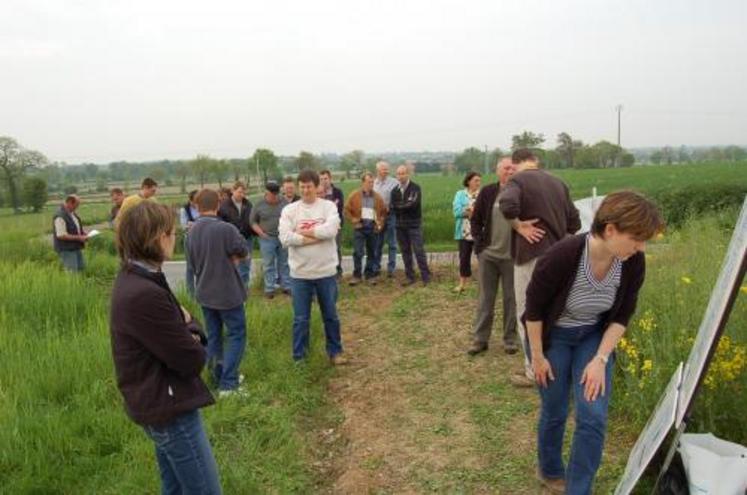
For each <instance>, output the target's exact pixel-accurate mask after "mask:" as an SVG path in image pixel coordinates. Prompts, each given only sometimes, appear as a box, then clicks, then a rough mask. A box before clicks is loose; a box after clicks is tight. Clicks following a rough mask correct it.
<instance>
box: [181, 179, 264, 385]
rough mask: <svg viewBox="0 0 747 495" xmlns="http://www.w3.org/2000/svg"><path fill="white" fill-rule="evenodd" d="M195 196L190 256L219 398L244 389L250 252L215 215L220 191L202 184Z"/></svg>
mask: <svg viewBox="0 0 747 495" xmlns="http://www.w3.org/2000/svg"><path fill="white" fill-rule="evenodd" d="M195 201H196V203H197V209H198V210H199V213H200V217H199V218H198V219H197V220H195V222H194V224H193V225H192V228H191V229H190V231H189V236H188V237H187V257H188V259H189V263H190V264H191V265H192V268H193V269H194V272H195V297H196V299H197V302H198V303H200V306H202V312H203V314H204V316H205V326H206V328H207V334H208V352H207V359H208V367H209V369H210V371H211V374H212V377H213V379H214V381H215V382H216V384H217V385H218V397H225V396H230V395H232V394H234V393H236V392H241V391H240V390H239V384H240V382H241V375H240V374H239V365H240V364H241V358H242V357H243V356H244V348H245V347H246V319H245V315H244V301H245V300H246V296H247V290H246V285H244V282H243V281H242V280H241V275H240V274H239V270H238V263H239V262H240V261H241V260H242V259H244V258H246V257H247V256H249V255H250V253H249V250H248V249H247V244H246V240H245V239H244V237H243V236H242V235H241V234H240V233H239V231H238V229H237V228H236V227H234V226H233V225H231V224H230V223H227V222H223V221H221V220H220V219H219V218H218V217H217V214H218V203H219V198H218V193H217V192H215V191H213V190H212V189H203V190H202V191H200V192H199V193H197V196H196V198H195ZM224 326H225V328H226V335H225V339H224V336H223V327H224Z"/></svg>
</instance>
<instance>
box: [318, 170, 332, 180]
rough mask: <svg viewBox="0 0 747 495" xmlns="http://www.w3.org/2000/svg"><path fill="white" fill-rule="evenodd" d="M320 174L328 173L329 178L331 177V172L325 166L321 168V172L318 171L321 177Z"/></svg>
mask: <svg viewBox="0 0 747 495" xmlns="http://www.w3.org/2000/svg"><path fill="white" fill-rule="evenodd" d="M322 175H328V176H329V178H330V179H331V178H332V172H330V171H329V170H327V169H326V168H325V169H324V170H322V171H321V172H319V176H320V177H321V176H322Z"/></svg>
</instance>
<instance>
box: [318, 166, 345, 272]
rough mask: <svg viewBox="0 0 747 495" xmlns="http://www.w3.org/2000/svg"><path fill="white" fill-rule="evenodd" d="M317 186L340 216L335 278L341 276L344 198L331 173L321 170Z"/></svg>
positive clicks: (336, 240)
mask: <svg viewBox="0 0 747 495" xmlns="http://www.w3.org/2000/svg"><path fill="white" fill-rule="evenodd" d="M319 185H320V186H321V188H322V189H323V190H324V199H326V200H329V201H332V202H333V203H334V204H335V206H336V207H337V214H338V215H340V230H338V231H337V237H336V238H335V242H337V278H338V279H339V278H340V277H341V276H342V224H343V222H344V220H345V216H344V215H343V211H342V210H343V208H344V206H345V196H344V195H343V193H342V189H340V188H339V187H335V185H334V184H332V172H330V171H329V170H322V171H321V172H319Z"/></svg>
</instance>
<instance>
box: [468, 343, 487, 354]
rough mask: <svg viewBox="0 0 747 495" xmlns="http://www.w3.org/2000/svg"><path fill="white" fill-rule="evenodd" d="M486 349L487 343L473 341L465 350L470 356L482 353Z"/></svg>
mask: <svg viewBox="0 0 747 495" xmlns="http://www.w3.org/2000/svg"><path fill="white" fill-rule="evenodd" d="M487 350H488V344H478V343H474V344H472V347H470V348H469V350H468V351H467V354H469V355H470V356H477V355H478V354H482V353H483V352H485V351H487Z"/></svg>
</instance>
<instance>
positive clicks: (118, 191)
mask: <svg viewBox="0 0 747 495" xmlns="http://www.w3.org/2000/svg"><path fill="white" fill-rule="evenodd" d="M109 194H124V191H123V190H122V189H121V188H119V187H112V189H111V191H109Z"/></svg>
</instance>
